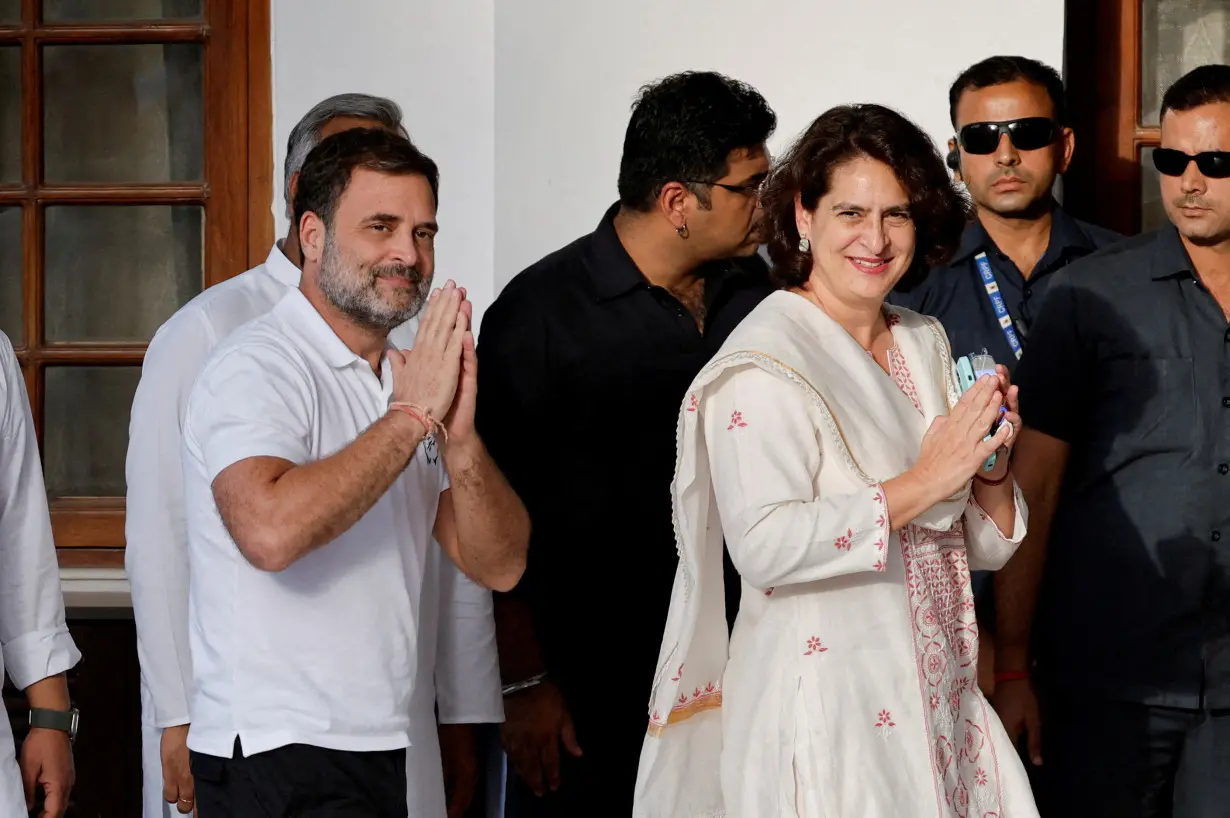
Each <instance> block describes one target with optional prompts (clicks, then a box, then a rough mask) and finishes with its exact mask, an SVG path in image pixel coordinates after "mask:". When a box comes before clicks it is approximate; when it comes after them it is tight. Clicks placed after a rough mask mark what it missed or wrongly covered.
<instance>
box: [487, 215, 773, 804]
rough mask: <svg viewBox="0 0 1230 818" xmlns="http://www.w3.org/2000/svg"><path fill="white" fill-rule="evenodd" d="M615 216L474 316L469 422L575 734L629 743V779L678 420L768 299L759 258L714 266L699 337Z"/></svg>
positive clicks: (661, 599)
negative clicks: (503, 499) (517, 541)
mask: <svg viewBox="0 0 1230 818" xmlns="http://www.w3.org/2000/svg"><path fill="white" fill-rule="evenodd" d="M617 211H618V206H614V207H612V208H611V209H610V210H609V211H608V212H607V214H606V216H605V217H604V218H603V220H602V222H601V224H599V226H598V229H597V230H596V231H594V232H593V233H592V234H590V235H588V236H585V237H583V238H581V239H578V240H577V241H575V242H573V243H572V244H570V245H568V246H567V247H565V248H563V249H562V250H559V251H557V252H555V253H553V254H551V255H549V256H547V257H546V258H544V259H542V260H541V261H539V262H538V263H537V264H535V265H533V266H532V267H530V268H529V269H527V270H525V271H524V272H522V273H521V274H519V275H518V276H517V277H516V278H514V279H513V280H512V281H511V282H510V283H509V284H508V286H507V287H506V288H505V289H504V290H503V292H502V293H501V294H500V296H499V298H497V299H496V301H495V303H494V304H493V305H492V306H491V308H490V309H489V310H488V311H487V312H486V314H485V315H484V316H483V322H482V332H481V335H480V343H479V390H478V421H477V422H478V427H479V431H480V433H481V435H482V437H483V439H484V440H485V441H486V444H487V446H488V448H489V449H490V451H491V454H492V456H493V457H494V458H495V460H496V462H497V463H498V464H499V466H500V468H501V469H502V470H503V471H504V473H505V474H506V475H507V477H508V479H509V481H510V482H511V484H512V486H513V488H514V489H516V491H517V493H518V495H519V496H520V497H521V498H522V500H523V501H524V502H525V504H526V506H527V508H528V509H529V513H530V519H531V523H532V526H533V532H532V534H531V541H530V550H529V564H528V567H527V570H526V574H525V577H524V578H523V580H522V582H521V583H520V585H519V586H518V589H517V590H516V591H514V593H519V594H522V595H523V596H524V598H525V599H527V600H528V602H529V604H530V606H531V608H532V609H533V612H534V619H535V628H536V631H537V635H538V638H539V643H540V645H541V647H542V650H543V653H544V661H545V663H546V665H547V669H548V671H549V673H550V674H551V675H552V677H553V678H554V680H555V681H556V683H557V684H559V685H560V687H561V689H562V690H563V692H564V695H565V698H566V699H567V701H568V705H569V707H570V708H571V709H572V712H573V716H574V719H575V720H576V722H577V730H578V740H579V741H580V743H581V746H582V748H586V747H587V745H586V736H587V735H589V736H593V735H594V734H595V733H601V734H602V736H603V738H602V739H601V741H602V742H603V743H605V744H607V745H608V746H610V745H611V744H619V743H621V742H622V744H623V745H626V746H624V747H623V748H622V749H621V752H628V753H630V754H631V756H630V757H631V759H632V761H631V762H630V763H631V766H632V768H633V769H635V759H636V758H637V757H638V756H639V752H640V746H641V741H642V740H643V738H644V734H645V726H646V724H647V720H648V710H647V707H648V702H649V693H650V689H651V687H652V684H653V676H654V671H655V667H656V664H657V659H658V651H659V647H660V645H661V641H662V634H663V630H664V627H665V624H666V613H667V609H668V607H669V605H670V597H671V586H672V583H673V581H674V578H675V565H676V561H677V552H676V545H675V536H674V527H673V525H672V521H671V492H670V486H671V481H672V479H673V478H674V472H675V429H676V424H677V421H678V415H679V410H680V408H681V406H682V402H683V398H684V394H685V393H686V391H687V388H688V386H689V385H690V384H691V382H692V379H693V378H694V377H695V376H696V374H697V373H698V372H699V371H700V369H701V368H702V367H703V366H704V365H705V364H706V363H707V362H708V361H709V359H710V358H712V357H713V355H714V353H716V352H717V350H718V348H719V347H720V346H721V344H722V342H723V341H724V340H725V339H726V337H727V335H729V334H730V332H731V330H733V329H734V327H735V326H736V325H737V324H738V323H739V322H740V321H742V320H743V318H744V317H745V316H746V315H747V314H748V313H749V312H751V310H752V309H753V308H754V307H755V306H756V305H757V304H758V303H759V302H760V301H761V300H762V299H763V298H764V297H765V296H766V295H768V294H769V292H771V289H772V288H771V287H770V285H769V283H768V279H767V268H766V266H765V264H764V262H763V261H762V260H761V259H760V258H759V257H752V258H749V259H742V260H739V261H723V262H715V263H712V264H710V265H707V267H706V268H705V269H704V270H702V275H703V276H704V277H705V281H706V284H705V302H706V304H707V318H706V320H705V332H704V334H703V335H702V334H701V332H700V331H699V330H698V328H697V325H696V323H695V321H694V320H693V318H692V316H691V315H690V314H689V313H688V311H687V310H686V309H684V307H683V305H682V304H681V303H679V301H677V300H676V299H675V298H674V297H673V296H672V295H671V294H670V293H669V292H667V291H666V290H665V289H662V288H660V287H655V286H653V285H651V284H650V283H649V282H648V281H647V280H646V279H645V277H644V276H643V275H642V274H641V272H640V270H638V269H637V267H636V265H635V264H634V263H633V261H632V259H631V257H630V256H629V255H628V253H627V252H626V251H625V250H624V248H623V246H622V245H621V244H620V241H619V238H618V236H617V235H616V233H615V227H614V216H615V213H616V212H617ZM612 733H618V735H617V736H612V735H611V734H612ZM591 743H596V741H595V742H591ZM589 756H590V753H589V750H588V749H587V751H586V757H589ZM631 786H632V782H627V787H628V792H629V794H630V793H631Z"/></svg>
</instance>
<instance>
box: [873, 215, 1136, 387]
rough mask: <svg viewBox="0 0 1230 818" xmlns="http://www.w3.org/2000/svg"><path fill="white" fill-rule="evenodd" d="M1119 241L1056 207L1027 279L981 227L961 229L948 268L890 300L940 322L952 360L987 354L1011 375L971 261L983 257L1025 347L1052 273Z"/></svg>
mask: <svg viewBox="0 0 1230 818" xmlns="http://www.w3.org/2000/svg"><path fill="white" fill-rule="evenodd" d="M1120 238H1121V237H1120V236H1119V235H1118V234H1117V233H1112V232H1111V231H1109V230H1103V229H1102V228H1100V227H1096V226H1094V225H1092V224H1086V223H1085V222H1082V221H1079V220H1077V219H1074V218H1072V217H1071V216H1069V215H1068V214H1067V213H1065V212H1064V210H1063V209H1062V208H1060V207H1056V208H1055V210H1054V213H1053V216H1052V218H1051V238H1050V242H1049V243H1048V244H1047V247H1046V252H1045V253H1043V255H1042V258H1041V259H1039V260H1038V263H1037V265H1036V266H1035V267H1034V269H1033V270H1031V271H1030V274H1029V278H1026V277H1025V276H1024V275H1022V274H1021V271H1020V270H1018V269H1017V266H1016V264H1014V263H1013V261H1012V259H1010V258H1008V257H1007V256H1006V255H1004V254H1003V253H1002V252H1000V250H999V248H998V247H996V246H995V242H993V241H992V240H991V237H990V236H989V235H987V231H986V229H985V228H983V226H982V223H981V222H979V221H977V220H975V221H974V222H972V223H971V224H970V225H969V226H968V227H966V228H965V233H964V235H963V236H962V237H961V247H960V249H958V250H957V253H956V255H955V256H953V258H952V261H951V262H949V264H948V265H947V266H946V267H937V268H935V269H933V270H932V271H931V272H930V274H929V275H928V276H927V277H926V278H924V279H923V280H922V281H921V282H920V283H918V284H917V285H915V286H914V287H913V288H912V289H910V290H897V291H894V292H893V293H892V294H891V295H890V296H889V299H888V300H889V302H890V303H893V304H896V305H898V306H902V307H907V308H909V309H911V310H914V311H915V312H920V313H922V314H924V315H933V316H935V317H936V318H938V319H939V321H940V323H941V324H943V325H944V330H945V331H946V332H947V333H948V340H949V341H951V342H952V351H953V354H954V355H968V354H970V353H971V352H981V351H982V350H983V349H984V348H985V349H986V350H987V351H988V352H990V353H991V355H992V356H994V358H995V360H996V362H997V363H1001V364H1004V365H1005V366H1007V367H1008V369H1009V370H1010V371H1011V370H1013V369H1014V368H1015V367H1016V363H1017V359H1016V356H1015V355H1014V354H1013V353H1012V347H1010V346H1009V345H1008V341H1007V339H1006V338H1005V337H1004V330H1003V328H1002V327H1001V326H1000V324H999V319H998V318H997V317H996V316H995V310H994V308H993V307H992V306H991V300H990V298H989V297H988V295H987V291H986V288H985V286H984V285H983V282H982V276H981V275H980V274H979V272H978V265H977V263H976V262H975V260H974V259H975V257H976V256H977V255H978V254H979V253H982V252H985V253H986V254H987V261H988V262H989V263H990V265H991V272H992V274H993V275H994V276H995V282H996V284H998V285H999V291H1000V294H1001V295H1002V296H1003V298H1004V305H1005V306H1006V307H1007V309H1008V315H1009V316H1010V317H1011V318H1012V323H1013V326H1014V327H1015V329H1016V332H1017V336H1018V337H1019V338H1020V339H1021V341H1022V345H1025V344H1027V338H1028V335H1029V329H1030V324H1031V322H1032V319H1033V318H1034V313H1035V312H1036V310H1035V307H1036V305H1037V304H1038V303H1040V299H1041V297H1042V295H1043V293H1044V292H1045V291H1046V288H1047V287H1048V286H1049V285H1050V283H1051V279H1052V278H1053V273H1055V272H1056V271H1057V270H1059V269H1061V268H1063V267H1064V266H1065V265H1066V264H1068V263H1070V262H1072V261H1075V260H1076V259H1078V258H1083V257H1084V256H1087V255H1089V254H1090V253H1092V252H1093V251H1094V250H1098V249H1101V248H1102V247H1105V246H1107V245H1109V244H1113V243H1114V242H1116V241H1119V240H1120Z"/></svg>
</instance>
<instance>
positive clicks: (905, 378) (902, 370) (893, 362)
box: [888, 347, 922, 412]
mask: <svg viewBox="0 0 1230 818" xmlns="http://www.w3.org/2000/svg"><path fill="white" fill-rule="evenodd" d="M888 374H889V376H890V377H891V378H892V379H893V383H895V384H897V388H898V389H900V390H901V392H902V393H903V394H904V395H905V396H906V397H907V398H909V399H910V403H912V404H914V408H915V409H917V410H918V411H919V412H921V411H922V402H921V401H920V400H919V398H918V389H917V388H916V387H915V386H914V379H913V378H912V377H911V376H910V367H909V366H908V365H907V364H906V362H905V356H904V355H902V354H901V350H899V349H897V347H893V348H892V349H890V350H889V351H888Z"/></svg>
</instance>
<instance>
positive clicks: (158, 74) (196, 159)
mask: <svg viewBox="0 0 1230 818" xmlns="http://www.w3.org/2000/svg"><path fill="white" fill-rule="evenodd" d="M204 56H205V52H204V48H203V47H202V46H201V45H199V44H196V43H184V44H175V45H54V46H46V47H44V49H43V83H44V91H43V93H44V96H45V99H44V102H43V110H44V116H43V138H44V140H45V141H44V146H43V163H44V168H45V170H44V176H45V177H46V180H47V181H48V182H53V183H56V182H111V183H124V182H198V181H200V180H201V177H202V171H203V167H204V153H203V151H204V144H205V138H204V137H205V134H204V130H205V126H204V107H203V99H204V97H203V87H204V86H203V83H202V74H203V61H204Z"/></svg>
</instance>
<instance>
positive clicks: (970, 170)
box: [891, 56, 1120, 764]
mask: <svg viewBox="0 0 1230 818" xmlns="http://www.w3.org/2000/svg"><path fill="white" fill-rule="evenodd" d="M948 105H949V116H950V118H951V120H952V124H953V127H954V128H955V129H956V135H955V136H954V137H953V138H952V139H950V140H949V143H948V147H949V151H950V153H949V167H950V168H952V169H953V171H954V175H955V176H956V177H957V178H959V179H960V180H961V181H962V182H964V184H965V186H966V189H967V190H968V192H969V195H970V197H971V198H972V199H973V202H974V206H975V213H976V218H975V219H974V221H972V222H971V223H970V225H969V226H968V227H967V228H966V230H965V235H964V236H963V237H962V240H961V246H960V248H959V249H958V251H957V253H956V255H955V256H954V257H953V259H952V261H951V262H950V263H949V265H948V266H947V267H946V268H944V269H943V270H939V271H935V273H933V274H932V275H929V276H927V277H926V278H924V279H922V281H921V283H920V284H919V285H918V286H917V287H915V288H914V289H912V290H910V291H905V292H897V293H894V294H893V296H892V298H891V300H892V301H893V303H896V304H900V305H902V306H906V307H909V308H910V309H913V310H915V311H917V312H921V313H924V314H928V315H934V316H935V317H937V318H939V319H940V322H941V323H942V324H943V325H944V329H945V330H946V331H947V333H948V338H949V340H950V341H951V343H952V349H953V352H954V353H955V354H957V355H965V354H968V353H971V352H977V351H981V350H982V349H984V348H985V349H986V350H988V351H989V352H990V353H991V354H992V355H993V356H994V357H995V360H996V361H998V362H999V363H1002V364H1004V365H1005V366H1007V367H1008V368H1009V370H1012V369H1014V368H1015V366H1016V363H1017V360H1018V358H1020V355H1021V353H1022V351H1023V349H1024V347H1025V345H1026V344H1027V342H1028V337H1029V330H1030V324H1031V322H1032V319H1033V317H1034V315H1035V313H1036V307H1037V304H1038V303H1039V300H1040V299H1041V297H1042V294H1043V292H1045V290H1046V288H1047V287H1048V286H1049V285H1050V283H1051V281H1052V280H1053V278H1054V273H1055V272H1056V271H1057V270H1060V269H1062V268H1063V267H1064V265H1066V264H1068V263H1069V262H1071V261H1073V260H1075V259H1078V258H1081V257H1083V256H1086V255H1088V254H1089V253H1092V252H1093V251H1094V250H1096V249H1098V248H1100V247H1103V246H1105V245H1108V244H1111V243H1113V242H1115V241H1117V240H1118V239H1119V238H1120V237H1119V236H1118V235H1117V234H1115V233H1112V232H1110V231H1109V230H1103V229H1102V228H1100V227H1095V226H1094V225H1091V224H1086V223H1085V222H1082V221H1079V220H1077V219H1074V218H1073V217H1071V216H1070V215H1068V214H1067V213H1065V212H1064V210H1063V208H1061V207H1060V206H1059V205H1058V203H1057V202H1056V201H1055V198H1054V196H1053V195H1052V192H1051V191H1052V188H1053V187H1054V185H1055V179H1056V178H1057V177H1058V176H1059V175H1060V174H1062V173H1064V172H1065V171H1066V170H1067V169H1068V164H1069V163H1070V162H1071V161H1072V153H1073V150H1074V148H1075V135H1074V134H1073V132H1072V129H1071V128H1070V127H1068V126H1067V116H1066V106H1065V103H1064V89H1063V80H1062V79H1061V78H1060V76H1059V74H1058V72H1056V71H1055V69H1053V68H1051V67H1049V66H1047V65H1044V64H1042V63H1040V62H1038V61H1036V60H1032V59H1029V58H1027V57H1012V56H998V57H990V58H988V59H986V60H983V61H982V62H979V63H977V64H975V65H973V66H971V67H970V68H968V69H966V70H965V71H964V72H963V73H962V74H961V75H960V76H959V77H957V79H956V81H955V82H953V84H952V87H951V88H950V89H949V92H948ZM953 165H956V167H953ZM973 582H974V592H975V596H976V598H977V602H978V619H979V625H980V627H981V629H982V631H981V632H982V638H981V648H982V650H981V656H980V664H981V665H982V667H981V669H980V671H981V672H980V679H981V681H982V686H983V687H984V689H986V692H987V694H988V695H991V696H992V700H993V701H994V703H995V706H996V709H997V710H998V711H999V715H1000V718H1001V719H1002V720H1003V722H1004V727H1005V728H1006V729H1007V730H1008V733H1009V735H1011V736H1012V737H1013V738H1014V739H1018V738H1019V737H1020V736H1021V734H1022V733H1025V734H1026V735H1027V736H1028V739H1029V756H1030V759H1031V760H1032V761H1033V762H1034V763H1035V764H1036V763H1038V761H1039V760H1040V745H1039V736H1040V734H1039V731H1038V728H1037V721H1038V719H1037V705H1036V703H1035V702H1034V697H1033V692H1032V690H1031V689H1030V686H1029V677H1028V673H1027V671H1028V666H1027V665H1026V664H1025V654H1026V651H1025V650H1024V648H1023V646H1022V645H1018V644H1016V636H1015V634H1013V633H1011V632H1009V633H1008V634H1007V636H1008V639H1007V640H1005V638H1004V636H1005V635H1004V634H1003V633H1000V632H999V631H997V629H996V624H997V623H996V620H997V619H998V618H999V616H998V615H997V614H998V613H999V611H998V608H1002V607H1003V604H1000V605H996V604H995V596H994V595H993V593H992V588H991V577H990V575H989V574H988V573H984V572H978V573H976V574H975V575H974V576H973ZM996 582H997V585H996V589H997V588H998V580H997V581H996ZM996 593H998V590H996ZM1002 602H1003V603H1004V604H1009V605H1014V604H1015V602H1014V601H1013V600H1012V599H1011V598H1009V599H1007V600H1003V601H1002ZM1012 615H1013V612H1012V611H1009V612H1008V617H1009V618H1010V619H1011V617H1012ZM992 634H995V635H996V636H997V637H998V638H997V639H995V640H994V644H992V641H993V640H992ZM992 674H994V675H992Z"/></svg>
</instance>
